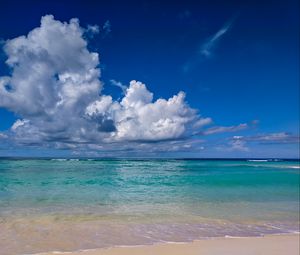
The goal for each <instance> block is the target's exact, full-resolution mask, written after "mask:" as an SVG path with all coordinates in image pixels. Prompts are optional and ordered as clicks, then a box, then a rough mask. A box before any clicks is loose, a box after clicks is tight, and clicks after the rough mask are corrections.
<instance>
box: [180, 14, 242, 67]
mask: <svg viewBox="0 0 300 255" xmlns="http://www.w3.org/2000/svg"><path fill="white" fill-rule="evenodd" d="M236 17H237V15H236V16H234V17H233V18H232V19H230V20H229V21H227V22H226V23H225V24H224V25H223V26H222V27H221V29H219V30H218V31H217V32H216V33H215V34H213V35H212V36H210V37H208V38H207V39H206V40H205V42H204V43H203V42H201V43H200V44H199V46H198V49H197V52H196V53H195V54H194V56H192V57H191V58H190V59H189V60H188V61H187V62H186V63H185V64H184V65H183V71H184V72H185V73H186V72H188V71H190V70H191V69H192V68H193V67H195V66H196V65H197V64H199V62H201V61H203V60H204V59H207V58H210V57H212V56H213V54H214V50H215V49H216V47H217V45H218V43H219V42H220V41H221V40H222V38H223V37H224V36H225V34H226V33H228V32H229V31H230V29H231V28H232V26H233V23H234V21H235V19H236Z"/></svg>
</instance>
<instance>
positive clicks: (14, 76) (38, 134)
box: [0, 15, 211, 148]
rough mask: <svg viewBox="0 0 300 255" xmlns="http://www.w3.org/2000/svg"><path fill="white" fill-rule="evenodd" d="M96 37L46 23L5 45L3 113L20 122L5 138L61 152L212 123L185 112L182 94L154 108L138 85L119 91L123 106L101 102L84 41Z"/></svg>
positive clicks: (95, 62)
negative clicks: (56, 149)
mask: <svg viewBox="0 0 300 255" xmlns="http://www.w3.org/2000/svg"><path fill="white" fill-rule="evenodd" d="M108 25H109V26H110V24H107V26H108ZM108 28H109V29H110V27H108ZM108 28H106V29H108ZM96 32H98V29H97V27H96V26H89V27H88V28H87V29H84V28H82V27H80V25H79V21H78V19H71V20H70V21H69V22H60V21H58V20H55V19H54V17H53V16H52V15H47V16H44V17H42V19H41V25H40V26H39V27H37V28H35V29H33V30H32V31H30V32H29V33H28V35H26V36H20V37H17V38H14V39H11V40H7V41H6V42H5V44H4V51H5V53H6V55H7V61H6V64H7V65H8V66H9V67H10V68H11V75H8V76H2V77H0V107H4V108H6V109H9V110H10V111H12V112H14V113H16V114H17V116H19V118H20V119H19V120H17V121H16V122H15V123H14V124H13V125H12V127H11V129H10V131H9V132H7V135H9V136H10V138H11V140H14V142H16V143H22V144H29V145H39V144H42V145H46V146H49V145H51V146H53V145H54V146H56V147H59V148H74V146H75V147H76V146H78V145H85V146H87V145H95V144H96V145H98V146H102V145H101V144H108V143H110V144H116V143H122V142H123V143H124V142H138V141H139V142H153V141H165V140H176V139H181V138H184V137H189V136H191V135H192V134H194V133H195V132H199V130H200V129H201V128H202V127H203V126H204V125H207V124H209V123H210V122H211V119H210V118H202V117H200V115H199V114H198V112H197V111H196V110H195V109H192V108H190V107H189V106H188V104H187V103H186V102H185V94H184V92H179V93H178V94H177V95H174V96H173V97H171V98H169V99H158V100H156V101H154V100H153V93H151V92H150V91H149V90H148V89H147V87H146V85H145V84H143V83H141V82H139V81H135V80H133V81H131V82H130V84H129V85H128V86H124V85H122V89H123V91H124V96H123V98H121V99H120V100H113V99H112V97H111V96H110V95H104V94H101V89H102V83H101V82H100V69H99V55H98V53H96V52H92V51H90V50H89V49H88V48H87V44H88V42H87V40H86V39H85V34H86V33H96Z"/></svg>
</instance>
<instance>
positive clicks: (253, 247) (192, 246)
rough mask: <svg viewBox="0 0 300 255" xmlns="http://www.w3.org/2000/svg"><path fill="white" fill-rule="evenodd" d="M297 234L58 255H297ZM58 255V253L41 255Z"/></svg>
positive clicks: (118, 248) (96, 250) (119, 248)
mask: <svg viewBox="0 0 300 255" xmlns="http://www.w3.org/2000/svg"><path fill="white" fill-rule="evenodd" d="M299 240H300V239H299V234H291V235H270V236H264V237H245V238H216V239H208V240H199V241H194V242H192V243H166V244H156V245H149V246H136V247H115V248H110V249H95V250H87V251H78V252H67V253H61V254H71V255H140V254H142V255H168V254H170V255H299V254H300V253H299ZM42 254H43V255H53V254H60V253H59V252H52V253H42Z"/></svg>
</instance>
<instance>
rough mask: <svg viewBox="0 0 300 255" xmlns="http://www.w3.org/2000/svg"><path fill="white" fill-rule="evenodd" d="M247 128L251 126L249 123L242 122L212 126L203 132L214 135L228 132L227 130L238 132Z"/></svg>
mask: <svg viewBox="0 0 300 255" xmlns="http://www.w3.org/2000/svg"><path fill="white" fill-rule="evenodd" d="M247 128H249V126H248V124H247V123H242V124H239V125H237V126H229V127H222V126H216V127H211V128H208V129H206V130H205V131H203V134H204V135H212V134H218V133H226V132H237V131H241V130H244V129H247Z"/></svg>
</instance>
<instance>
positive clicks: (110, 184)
mask: <svg viewBox="0 0 300 255" xmlns="http://www.w3.org/2000/svg"><path fill="white" fill-rule="evenodd" d="M299 177H300V175H299V162H298V161H278V162H270V161H267V162H262V161H246V160H240V161H237V160H232V161H229V160H224V161H222V160H4V159H3V160H0V235H2V239H0V247H2V248H0V251H1V249H2V253H3V254H6V253H7V254H12V253H9V252H12V250H14V251H18V252H19V253H18V252H17V253H16V254H21V253H22V252H32V253H33V252H41V251H45V250H57V249H58V250H74V249H82V248H97V247H109V246H114V245H132V244H146V243H154V242H159V241H190V240H194V239H199V238H206V237H214V236H226V235H229V236H252V235H262V234H268V233H289V232H295V231H299V181H300V180H299ZM28 233H30V235H31V237H32V238H30V239H28V237H27V236H28ZM54 233H55V235H54ZM74 233H77V234H76V236H74ZM35 235H36V238H39V240H40V239H41V238H42V240H43V243H44V244H43V246H42V247H37V245H36V244H34V242H33V241H34V236H35ZM52 235H54V236H56V238H57V239H59V238H64V239H66V240H69V241H68V242H67V243H66V242H64V244H61V243H60V242H59V240H56V239H55V237H53V236H52ZM43 236H44V237H43ZM49 236H50V237H51V238H50V237H49ZM60 236H61V237H60ZM83 236H84V238H85V239H86V240H84V241H82V238H83ZM77 237H78V238H77ZM100 237H101V238H100ZM16 238H17V240H18V242H17V243H16V242H15V241H14V242H13V241H12V239H14V240H16ZM43 238H44V239H43ZM52 238H54V240H52ZM49 240H51V242H50V243H49ZM1 242H3V243H1ZM2 253H1V254H2Z"/></svg>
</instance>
